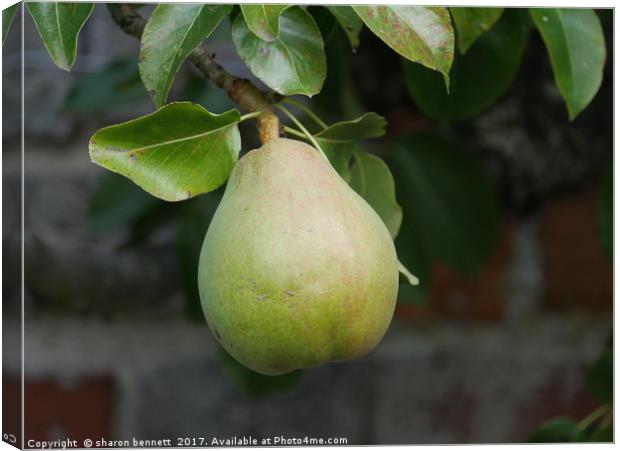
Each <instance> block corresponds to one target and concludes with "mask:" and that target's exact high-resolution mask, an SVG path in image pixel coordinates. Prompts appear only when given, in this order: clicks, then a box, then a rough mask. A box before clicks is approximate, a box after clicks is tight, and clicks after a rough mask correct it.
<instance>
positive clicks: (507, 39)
mask: <svg viewBox="0 0 620 451" xmlns="http://www.w3.org/2000/svg"><path fill="white" fill-rule="evenodd" d="M524 19H525V18H524V15H523V14H522V13H521V12H520V11H518V10H514V9H513V10H507V11H506V12H505V13H504V14H503V16H502V18H501V19H500V20H499V22H497V23H496V24H495V25H494V26H493V28H492V29H491V30H490V31H488V32H487V33H485V34H484V35H482V36H481V37H480V39H478V40H477V41H476V42H475V43H474V44H473V45H472V47H471V48H470V49H469V51H468V52H467V53H466V54H465V55H460V54H458V55H456V56H455V60H454V65H453V66H452V70H451V72H450V80H451V82H450V93H447V92H446V90H445V87H444V83H443V79H442V77H441V75H440V74H438V73H437V72H435V71H432V70H430V69H427V68H425V67H422V66H420V65H419V64H413V63H410V62H408V61H403V64H404V69H405V74H404V77H405V83H406V86H407V89H408V91H409V94H410V95H411V97H412V98H413V100H414V101H415V103H416V104H417V105H418V107H419V108H420V109H421V110H422V111H423V112H424V114H426V115H427V116H429V117H431V118H434V119H438V120H441V121H454V120H462V119H466V118H469V117H472V116H475V115H477V114H480V113H481V112H482V111H484V110H485V109H487V108H488V107H489V106H491V105H492V104H493V102H494V101H495V100H496V99H497V98H498V97H499V96H501V95H502V94H503V93H504V92H506V90H507V89H508V88H509V87H510V85H511V84H512V82H513V80H514V78H515V76H516V75H517V72H518V70H519V65H520V64H521V59H522V57H523V53H524V51H525V48H526V46H527V42H528V38H529V28H528V26H527V24H526V22H525V20H524Z"/></svg>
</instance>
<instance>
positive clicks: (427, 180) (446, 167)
mask: <svg viewBox="0 0 620 451" xmlns="http://www.w3.org/2000/svg"><path fill="white" fill-rule="evenodd" d="M389 162H390V167H392V168H393V169H394V171H395V174H394V175H395V179H396V183H397V193H398V199H399V201H400V203H401V204H402V205H403V209H404V211H405V212H406V215H407V216H408V219H409V220H410V221H411V222H412V223H413V228H414V230H415V232H414V233H415V234H417V235H418V236H419V238H420V240H421V241H422V243H423V245H424V248H425V250H426V253H427V254H428V255H429V256H430V257H435V258H439V259H441V260H443V261H445V262H446V263H448V264H449V265H451V266H452V267H454V268H455V269H456V270H458V271H459V272H460V273H461V274H463V275H466V276H467V275H473V274H475V273H476V272H478V271H479V270H480V269H481V267H482V265H483V264H484V263H485V262H486V260H487V258H488V257H489V255H490V254H491V252H492V251H493V248H494V246H495V242H496V238H497V230H498V207H497V199H496V195H495V191H494V187H493V183H492V182H491V180H490V179H489V177H488V176H487V175H486V173H485V172H484V171H483V169H482V167H481V165H480V162H479V160H478V159H477V158H475V157H474V156H473V155H471V154H469V153H468V151H467V150H465V149H463V148H461V147H460V146H459V145H458V144H456V143H454V142H452V141H450V140H447V139H445V138H442V137H440V136H438V135H432V134H422V133H420V134H411V135H409V136H406V137H404V138H403V139H401V140H400V141H399V142H398V143H396V145H395V146H394V148H393V149H392V151H391V152H390V154H389ZM406 263H409V262H406ZM413 269H414V270H416V268H415V267H413Z"/></svg>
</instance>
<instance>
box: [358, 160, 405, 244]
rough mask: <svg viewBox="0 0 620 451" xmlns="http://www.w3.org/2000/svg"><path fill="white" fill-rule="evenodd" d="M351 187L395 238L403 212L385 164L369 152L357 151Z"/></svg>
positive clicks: (390, 174)
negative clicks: (373, 210)
mask: <svg viewBox="0 0 620 451" xmlns="http://www.w3.org/2000/svg"><path fill="white" fill-rule="evenodd" d="M350 185H351V188H353V189H354V190H355V191H357V193H358V194H359V195H360V196H362V197H363V198H364V199H365V200H366V202H368V203H369V204H370V206H371V207H372V208H374V209H375V211H376V212H377V214H378V215H379V216H380V217H381V219H382V220H383V222H384V223H385V225H386V226H387V229H388V230H389V231H390V235H392V238H395V237H396V235H398V229H399V228H400V223H401V221H402V219H403V212H402V210H401V208H400V205H398V203H397V202H396V193H395V191H394V179H393V178H392V173H391V172H390V169H389V168H388V166H387V165H386V164H385V162H384V161H383V160H382V159H381V158H379V157H377V156H375V155H371V154H369V153H368V152H362V151H359V150H356V151H355V152H353V167H352V168H351V182H350Z"/></svg>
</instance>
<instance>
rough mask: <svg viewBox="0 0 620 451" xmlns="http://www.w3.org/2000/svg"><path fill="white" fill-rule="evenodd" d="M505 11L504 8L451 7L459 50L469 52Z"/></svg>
mask: <svg viewBox="0 0 620 451" xmlns="http://www.w3.org/2000/svg"><path fill="white" fill-rule="evenodd" d="M503 12H504V8H461V7H454V6H453V7H452V8H450V13H451V14H452V22H453V23H454V28H456V42H457V45H458V48H459V51H460V52H461V53H465V52H467V49H469V47H470V46H471V45H472V44H473V43H474V41H475V40H476V39H478V37H480V35H481V34H483V33H484V32H485V31H488V30H489V29H491V27H492V26H493V24H494V23H495V22H497V19H499V18H500V16H501V15H502V13H503Z"/></svg>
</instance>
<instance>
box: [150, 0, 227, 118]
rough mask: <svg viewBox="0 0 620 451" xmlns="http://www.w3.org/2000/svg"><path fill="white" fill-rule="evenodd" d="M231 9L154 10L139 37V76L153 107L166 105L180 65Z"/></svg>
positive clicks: (166, 7) (197, 6)
mask: <svg viewBox="0 0 620 451" xmlns="http://www.w3.org/2000/svg"><path fill="white" fill-rule="evenodd" d="M231 9H232V6H231V5H205V4H198V3H195V4H166V3H162V4H160V5H158V6H157V8H155V11H153V14H152V15H151V17H150V18H149V21H148V22H147V24H146V27H145V28H144V33H143V34H142V43H141V48H140V75H141V76H142V80H143V81H144V86H146V89H147V90H148V92H149V94H150V95H151V97H152V99H153V102H154V103H155V106H156V107H160V106H161V105H163V104H164V103H165V102H166V98H167V97H168V92H169V91H170V87H171V86H172V82H173V81H174V77H175V75H176V74H177V72H178V71H179V68H180V67H181V63H182V62H183V61H184V60H185V58H187V56H188V55H189V54H190V53H191V52H192V51H193V50H194V49H195V48H196V47H198V45H200V44H201V43H202V41H204V40H205V39H207V37H209V35H210V34H211V33H212V32H213V30H215V28H217V26H218V25H219V23H220V22H221V21H222V19H223V18H224V17H226V15H228V13H230V11H231Z"/></svg>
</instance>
